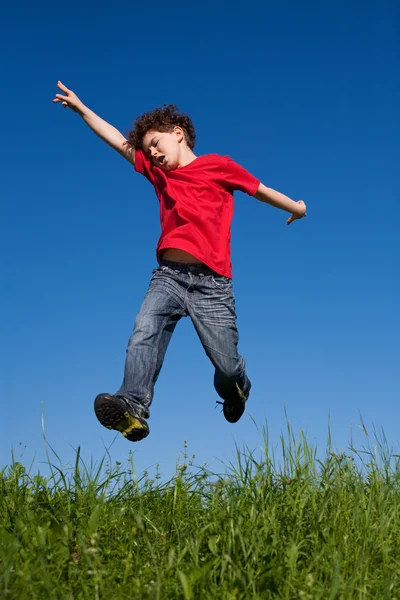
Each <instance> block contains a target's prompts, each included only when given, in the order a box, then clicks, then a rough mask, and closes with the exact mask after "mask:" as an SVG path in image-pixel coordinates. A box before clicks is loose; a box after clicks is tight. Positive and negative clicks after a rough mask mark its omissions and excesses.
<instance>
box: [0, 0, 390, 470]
mask: <svg viewBox="0 0 400 600" xmlns="http://www.w3.org/2000/svg"><path fill="white" fill-rule="evenodd" d="M399 16H400V11H399V4H398V3H397V2H395V1H394V0H393V1H392V2H390V1H386V0H384V1H381V2H379V3H378V2H370V1H368V0H367V1H366V2H364V3H361V2H350V3H348V2H344V1H339V2H334V3H332V2H329V3H328V2H323V3H321V2H316V1H314V2H313V1H312V2H307V3H299V2H294V1H291V2H265V1H263V2H261V1H260V2H251V1H250V2H245V3H242V4H239V3H238V4H235V3H232V2H229V3H228V2H220V3H211V2H206V3H191V2H180V1H178V2H175V3H173V5H169V4H168V3H166V2H159V1H158V0H156V1H155V2H151V3H132V2H129V3H128V2H126V3H122V2H117V3H111V4H110V3H108V4H107V6H104V5H102V4H100V5H95V4H94V3H93V4H89V3H86V2H83V3H80V4H79V5H71V4H68V5H66V4H62V3H48V4H46V3H42V4H39V5H36V4H31V3H29V4H28V3H25V2H22V3H19V4H18V5H15V7H14V6H13V5H12V4H10V3H8V5H7V7H6V8H4V9H3V13H2V24H1V29H2V30H1V32H0V51H1V55H2V57H3V69H2V78H1V95H0V108H1V111H0V124H1V140H2V141H1V146H0V153H1V156H0V158H1V165H2V169H1V171H2V175H1V178H0V197H1V224H2V227H1V229H2V235H1V241H0V244H1V252H2V265H1V340H2V343H1V346H0V353H1V355H0V365H1V367H0V369H1V370H0V376H1V381H0V394H1V397H0V404H1V409H2V411H1V416H0V468H1V467H2V466H4V465H5V464H7V463H9V462H10V460H11V448H14V451H15V453H16V457H17V458H18V457H19V456H21V452H22V450H23V459H22V460H23V462H24V463H25V464H26V463H27V462H29V460H31V459H32V458H33V457H34V456H36V461H37V465H38V468H42V466H41V465H40V462H41V461H42V460H43V458H44V448H43V442H42V437H41V406H42V403H43V405H44V411H45V426H46V432H47V437H48V439H49V442H50V443H51V444H52V445H53V446H54V448H55V449H56V450H57V452H58V453H59V455H60V457H61V459H62V462H63V464H66V463H68V461H70V460H71V459H72V457H73V456H74V451H73V448H75V447H77V446H78V445H81V447H82V453H83V457H84V459H85V461H87V462H88V461H90V459H91V458H93V460H99V459H100V458H101V457H102V456H103V454H104V447H105V445H109V444H110V443H111V442H112V440H113V439H114V433H113V432H109V431H107V430H106V429H104V428H102V427H101V425H100V424H99V423H98V422H97V420H96V418H95V416H94V412H93V399H94V397H95V396H96V395H97V394H98V393H100V392H106V391H108V392H114V391H115V390H116V389H118V387H119V385H120V382H121V379H122V375H123V367H124V360H125V348H126V344H127V341H128V338H129V336H130V334H131V330H132V326H133V322H134V319H135V316H136V314H137V312H138V310H139V307H140V304H141V301H142V299H143V296H144V293H145V291H146V289H147V286H148V283H149V279H150V276H151V270H152V269H153V268H154V267H155V266H156V263H155V246H156V242H157V239H158V236H159V220H158V201H157V199H156V197H155V195H154V193H153V190H152V188H151V186H150V184H149V183H148V182H147V181H146V180H145V179H144V178H142V177H141V176H140V175H138V174H136V173H135V172H134V170H133V168H132V167H131V166H130V165H129V164H128V162H126V161H124V160H123V159H122V158H121V157H120V156H119V155H117V154H116V153H115V152H113V151H112V150H111V149H110V148H109V147H108V146H107V145H106V144H104V143H103V142H101V141H100V140H99V139H98V138H96V136H95V135H94V134H93V133H92V132H91V131H90V130H89V129H88V128H87V127H86V125H85V124H84V123H83V121H82V120H81V119H80V118H79V117H78V116H77V115H75V114H73V113H72V112H70V111H69V110H65V109H63V108H62V107H61V106H60V105H53V104H52V99H53V97H54V94H55V92H56V82H57V80H58V79H60V80H61V81H63V83H65V84H66V85H67V86H68V87H70V88H71V89H73V90H74V91H75V92H76V93H77V94H78V96H80V98H81V99H82V100H83V101H84V102H85V103H86V104H87V105H88V106H89V107H90V108H92V109H93V110H94V111H96V112H97V113H98V114H100V115H101V116H102V117H103V118H105V119H106V120H108V121H109V122H111V123H112V124H113V125H115V126H116V127H117V128H119V129H120V130H121V131H123V132H126V131H127V130H128V129H130V127H131V124H132V122H133V120H134V119H135V118H136V117H137V116H139V115H140V114H142V113H143V112H145V111H148V110H151V109H153V108H155V107H157V106H160V105H162V104H163V103H170V102H173V103H176V104H177V105H178V106H179V107H180V108H181V109H182V110H184V111H185V112H187V113H188V114H190V115H191V117H192V119H193V121H194V123H195V126H196V130H197V136H198V142H197V146H196V152H197V154H198V155H201V154H206V153H212V152H216V153H220V154H223V155H225V154H228V155H230V156H231V157H232V158H233V159H234V160H236V161H237V162H239V163H240V164H242V165H243V166H244V167H246V168H247V169H248V170H249V171H251V172H252V173H253V174H254V175H256V176H257V177H259V178H260V179H261V181H262V182H263V183H265V184H266V185H268V186H270V187H273V188H275V189H278V190H279V191H281V192H283V193H286V194H287V195H289V196H291V197H292V198H293V199H295V200H297V199H303V200H305V202H306V203H307V206H308V217H307V219H304V220H303V221H299V222H295V223H294V224H293V225H291V226H290V227H286V226H285V220H286V218H287V215H286V213H283V212H281V211H279V210H277V209H273V208H271V207H269V206H267V205H264V204H262V203H259V202H257V201H256V200H255V199H253V198H250V197H248V196H246V195H244V194H241V193H237V194H236V195H235V216H234V220H233V225H232V238H233V239H232V260H233V270H234V271H233V272H234V276H233V279H234V290H235V294H236V307H237V313H238V326H239V332H240V342H239V350H240V352H241V354H242V355H243V356H244V358H245V359H246V363H247V368H248V374H249V376H250V378H251V380H252V383H253V389H252V394H251V397H250V400H249V403H248V413H247V414H246V416H245V417H244V418H243V419H242V420H241V421H240V422H239V423H238V424H236V425H230V424H228V423H227V422H225V420H224V418H223V416H222V414H221V413H220V407H218V408H215V406H216V405H215V401H216V399H217V395H216V393H215V391H214V388H213V385H212V378H213V368H212V365H211V363H210V362H209V361H208V359H207V357H206V355H205V354H204V351H203V349H202V347H201V345H200V342H199V340H198V339H197V336H196V333H195V331H194V329H193V326H192V324H191V322H190V321H189V320H188V319H186V320H182V321H181V322H180V324H179V325H178V327H177V329H176V331H175V334H174V337H173V339H172V342H171V344H170V347H169V349H168V352H167V356H166V360H165V363H164V367H163V370H162V372H161V375H160V378H159V381H158V383H157V386H156V394H155V397H154V401H153V405H152V417H151V420H150V427H151V434H150V436H149V437H148V438H147V439H146V440H145V441H144V442H141V443H140V444H129V443H128V442H127V441H125V440H124V439H123V438H122V437H121V436H117V439H116V440H115V443H114V445H113V447H112V450H111V455H112V458H113V460H119V461H122V462H125V460H126V458H127V454H128V451H129V450H130V449H132V450H134V451H135V455H134V457H135V461H136V466H137V470H138V471H139V472H141V471H143V470H144V469H145V468H147V467H151V466H152V465H155V464H157V463H159V464H160V468H161V472H162V473H163V474H164V475H165V476H169V474H171V473H172V472H173V470H174V466H175V459H176V456H177V454H178V452H179V451H181V450H182V448H183V443H184V440H187V442H188V452H189V454H192V453H195V454H196V457H197V459H196V461H197V462H198V463H203V462H205V461H208V462H209V463H210V465H211V466H212V467H213V468H215V469H216V470H218V469H220V468H221V465H220V463H219V460H220V459H221V460H225V461H228V460H230V459H232V457H233V451H234V444H235V442H236V443H237V444H238V445H239V446H242V445H243V444H247V445H248V446H249V447H250V448H256V447H257V446H258V445H259V444H260V441H261V440H260V436H259V434H258V433H257V430H256V427H255V425H254V423H253V421H252V420H251V418H250V416H249V414H251V416H252V417H253V419H254V420H255V422H256V423H257V425H258V426H259V427H262V426H263V425H265V423H266V422H267V423H268V427H269V431H270V442H271V446H276V444H278V442H279V436H280V433H281V431H282V429H284V428H285V414H284V407H285V406H286V410H287V412H288V415H289V419H290V421H291V423H292V425H293V427H294V429H295V430H296V431H298V430H299V428H300V427H302V428H304V429H305V430H306V431H307V432H308V437H309V439H310V441H312V442H314V443H316V444H320V445H322V447H324V445H325V442H326V432H327V427H328V417H329V415H330V421H331V429H332V437H333V442H334V444H335V445H336V446H337V447H338V448H346V447H347V445H348V441H349V438H350V431H351V427H353V434H354V437H355V439H356V441H358V440H360V443H361V441H362V439H361V436H360V429H359V426H358V424H359V422H360V420H359V414H360V413H361V414H362V416H363V418H364V420H365V423H366V425H367V427H371V426H372V424H374V425H375V426H376V427H383V428H384V430H385V432H386V436H387V438H388V440H389V442H390V443H391V444H393V445H394V446H395V447H396V449H397V451H398V450H399V448H398V440H399V439H400V434H399V427H398V424H399V421H400V404H399V386H398V380H397V378H396V375H397V372H396V371H398V366H399V311H398V298H399V291H400V286H399V268H398V265H399V245H398V237H399V234H398V227H399V225H398V196H399V193H398V190H399V175H398V173H399V170H398V166H399V162H398V161H399V143H398V140H399V139H400V131H399V119H398V116H399V113H398V107H399V105H400V94H399V44H398V23H399ZM396 23H397V25H396ZM396 29H397V30H396ZM396 36H397V40H396ZM395 298H397V302H395ZM19 442H22V446H19Z"/></svg>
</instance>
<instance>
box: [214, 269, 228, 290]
mask: <svg viewBox="0 0 400 600" xmlns="http://www.w3.org/2000/svg"><path fill="white" fill-rule="evenodd" d="M211 281H212V283H213V285H214V287H217V288H219V289H221V290H222V289H224V288H228V287H232V279H230V278H229V277H225V276H224V275H217V274H216V273H215V274H214V275H211Z"/></svg>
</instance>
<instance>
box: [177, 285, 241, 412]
mask: <svg viewBox="0 0 400 600" xmlns="http://www.w3.org/2000/svg"><path fill="white" fill-rule="evenodd" d="M187 309H188V313H189V315H190V317H191V319H192V321H193V324H194V327H195V329H196V332H197V334H198V336H199V338H200V341H201V343H202V345H203V347H204V350H205V351H206V354H207V356H208V357H209V358H210V360H211V362H212V364H213V365H214V367H215V374H214V386H215V389H216V391H217V393H218V395H219V396H220V397H221V398H222V399H223V400H226V401H228V402H229V401H231V402H235V401H237V400H238V398H242V399H246V400H247V398H248V396H249V394H250V388H251V383H250V380H249V378H248V377H247V375H246V371H245V361H244V359H243V357H242V356H240V354H239V352H238V343H239V333H238V329H237V325H236V318H237V315H236V312H235V299H234V295H233V289H232V280H231V279H229V278H227V277H223V276H218V275H212V276H204V277H199V276H197V277H196V286H195V289H194V290H193V293H192V294H191V295H190V298H189V301H188V305H187Z"/></svg>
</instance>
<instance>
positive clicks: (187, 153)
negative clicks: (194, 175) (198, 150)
mask: <svg viewBox="0 0 400 600" xmlns="http://www.w3.org/2000/svg"><path fill="white" fill-rule="evenodd" d="M196 158H197V156H196V155H195V153H194V152H193V150H191V148H189V146H185V147H184V148H182V149H181V152H180V157H179V167H178V169H179V168H180V167H186V166H187V165H189V164H190V163H191V162H193V161H194V160H196Z"/></svg>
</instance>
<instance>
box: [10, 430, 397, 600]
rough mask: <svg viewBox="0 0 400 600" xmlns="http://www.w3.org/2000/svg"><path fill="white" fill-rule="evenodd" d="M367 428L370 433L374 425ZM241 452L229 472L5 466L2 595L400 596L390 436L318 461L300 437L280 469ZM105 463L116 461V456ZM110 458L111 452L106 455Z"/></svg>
mask: <svg viewBox="0 0 400 600" xmlns="http://www.w3.org/2000/svg"><path fill="white" fill-rule="evenodd" d="M365 433H366V434H367V432H365ZM264 437H265V449H264V453H263V454H261V456H262V458H255V454H254V453H252V452H250V451H248V450H244V451H239V450H238V451H237V458H236V461H235V464H232V465H229V466H228V467H225V472H224V474H223V475H220V476H218V475H215V474H212V473H210V472H208V471H207V469H206V468H196V467H194V466H193V464H192V461H190V460H189V461H188V457H187V456H186V455H185V456H184V457H183V462H182V463H180V464H178V465H177V469H176V474H175V476H174V477H173V478H172V479H171V480H170V481H168V482H166V483H165V482H162V480H161V478H160V477H159V475H156V477H155V478H154V479H150V478H149V476H148V475H146V474H144V475H143V476H141V477H140V478H137V477H136V476H135V473H134V468H133V457H132V455H131V456H130V459H129V460H128V465H127V467H126V468H122V466H121V465H120V464H117V465H115V466H114V467H112V468H111V467H110V465H109V464H108V466H107V464H106V462H105V460H104V459H103V461H102V462H101V463H100V464H99V465H98V466H97V467H94V466H93V465H92V466H91V467H90V468H87V467H86V466H85V465H84V464H83V462H82V460H81V459H80V456H79V450H78V452H77V456H76V464H75V467H74V468H73V469H72V470H71V471H68V470H65V469H64V470H63V469H62V468H61V467H57V466H55V465H54V464H52V463H51V460H50V458H49V465H50V468H51V474H50V475H49V476H48V477H43V476H41V475H36V476H33V475H32V474H31V473H30V472H28V471H27V470H25V468H24V467H23V466H22V465H21V464H20V463H19V462H13V464H12V465H11V467H8V468H5V469H4V470H3V471H2V472H1V473H0V598H6V599H8V598H10V599H11V598H12V599H18V600H24V599H25V598H26V599H28V598H29V599H30V598H35V599H40V600H47V599H53V598H54V599H63V600H73V599H86V598H87V599H93V600H97V599H107V600H114V599H115V600H118V599H120V598H121V599H122V598H123V599H128V598H129V599H131V598H132V599H134V598H154V599H156V598H158V599H160V600H164V599H167V598H182V599H184V600H189V599H191V598H204V599H207V600H208V599H212V598H216V599H227V600H228V599H239V598H240V599H246V600H247V599H251V598H267V599H268V598H285V599H287V600H297V599H299V600H303V599H304V600H314V599H318V598H320V599H323V600H333V599H334V598H335V599H336V598H337V599H339V598H343V599H347V598H357V599H360V600H362V599H367V598H373V599H379V600H381V599H382V600H384V599H394V598H396V599H399V600H400V493H399V483H400V463H399V457H398V456H396V455H394V454H393V453H392V452H390V451H389V450H388V448H387V446H386V443H385V441H384V439H383V441H382V439H381V440H379V439H378V438H377V437H375V442H374V443H375V446H374V447H373V448H370V447H368V449H367V450H364V451H362V452H357V451H356V450H354V449H350V450H349V451H348V452H347V453H342V454H337V453H335V452H334V451H333V449H332V447H331V443H330V440H329V439H328V445H327V450H326V453H325V454H324V457H323V459H321V460H319V459H317V452H316V449H315V448H313V447H311V446H310V444H309V443H308V442H307V440H306V438H305V436H304V435H303V434H301V433H300V435H299V436H298V438H296V439H295V436H294V435H293V432H292V431H291V430H290V427H289V428H288V432H287V435H286V436H285V438H283V437H282V447H281V449H280V454H281V455H282V460H281V461H280V465H278V464H277V461H276V460H275V459H274V457H273V456H272V457H271V455H270V454H269V453H268V440H267V439H266V438H267V435H266V432H264ZM105 458H107V457H105ZM107 460H108V459H107Z"/></svg>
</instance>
